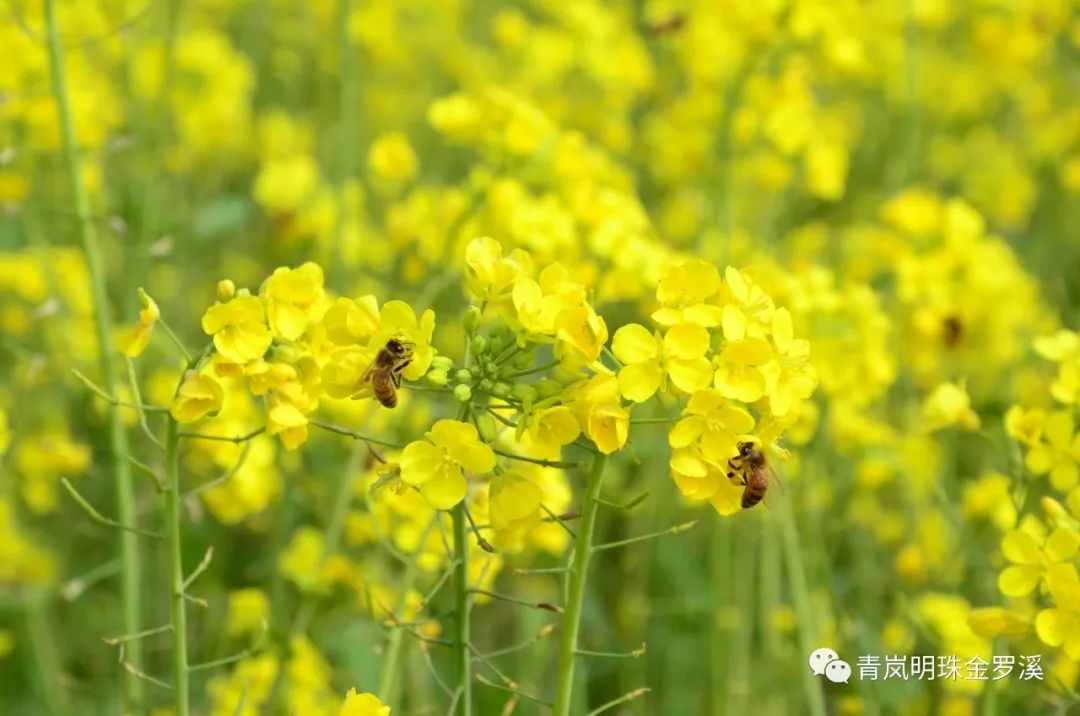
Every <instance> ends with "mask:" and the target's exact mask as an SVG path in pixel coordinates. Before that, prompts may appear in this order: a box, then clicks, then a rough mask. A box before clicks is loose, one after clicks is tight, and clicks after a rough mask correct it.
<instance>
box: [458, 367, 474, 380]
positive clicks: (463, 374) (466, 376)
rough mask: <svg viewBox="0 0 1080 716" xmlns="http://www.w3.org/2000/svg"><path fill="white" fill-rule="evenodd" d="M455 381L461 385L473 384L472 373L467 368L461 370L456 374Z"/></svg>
mask: <svg viewBox="0 0 1080 716" xmlns="http://www.w3.org/2000/svg"><path fill="white" fill-rule="evenodd" d="M454 380H456V381H457V382H459V383H471V382H472V373H471V372H470V371H469V370H468V369H467V368H461V369H459V370H458V372H457V373H454Z"/></svg>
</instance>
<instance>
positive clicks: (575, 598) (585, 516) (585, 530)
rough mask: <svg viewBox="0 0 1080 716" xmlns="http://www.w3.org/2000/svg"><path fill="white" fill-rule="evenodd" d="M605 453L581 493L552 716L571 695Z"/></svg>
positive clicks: (566, 707) (561, 715)
mask: <svg viewBox="0 0 1080 716" xmlns="http://www.w3.org/2000/svg"><path fill="white" fill-rule="evenodd" d="M606 462H607V456H606V455H603V454H600V455H597V456H596V457H595V458H594V459H593V464H592V469H591V470H589V477H588V481H587V482H586V483H585V494H584V495H583V496H582V508H581V525H580V527H579V528H578V537H577V541H575V543H574V558H573V570H572V571H571V572H570V579H569V583H568V586H567V601H566V616H564V617H563V622H562V631H561V633H560V634H559V675H558V681H557V686H556V692H555V708H554V711H553V713H554V716H569V714H570V703H571V697H572V696H573V691H574V661H575V659H576V658H577V654H578V648H577V638H578V627H579V626H580V624H581V611H582V608H583V607H584V604H585V583H586V580H587V577H588V571H589V560H590V559H591V558H592V551H593V550H592V540H593V531H594V530H595V528H596V513H597V510H598V508H599V506H600V503H599V502H598V501H597V498H598V497H600V485H601V483H602V482H603V477H604V464H605V463H606Z"/></svg>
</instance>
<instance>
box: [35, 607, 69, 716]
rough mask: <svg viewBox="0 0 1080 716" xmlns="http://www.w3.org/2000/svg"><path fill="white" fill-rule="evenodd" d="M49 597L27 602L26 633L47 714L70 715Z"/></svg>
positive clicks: (55, 715)
mask: <svg viewBox="0 0 1080 716" xmlns="http://www.w3.org/2000/svg"><path fill="white" fill-rule="evenodd" d="M49 601H50V599H49V597H48V596H46V594H45V593H38V594H34V595H32V596H30V597H29V598H28V599H27V600H26V630H27V633H28V634H29V636H30V644H31V647H32V649H33V652H34V661H35V662H36V663H35V667H36V669H37V672H38V676H39V679H40V685H41V690H42V692H43V693H42V695H43V697H44V701H45V706H46V708H47V710H48V713H50V714H53V716H59V715H60V714H67V713H70V712H71V705H70V704H69V703H68V698H67V691H65V690H64V687H63V682H62V681H61V678H60V673H61V672H60V657H59V655H58V654H57V653H56V645H57V644H58V643H60V642H59V641H58V640H57V638H56V632H55V630H54V629H53V625H52V620H51V619H50V618H49Z"/></svg>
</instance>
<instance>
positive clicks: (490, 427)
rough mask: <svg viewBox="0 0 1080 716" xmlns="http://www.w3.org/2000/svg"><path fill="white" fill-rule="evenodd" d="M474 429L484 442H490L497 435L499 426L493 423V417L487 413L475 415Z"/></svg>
mask: <svg viewBox="0 0 1080 716" xmlns="http://www.w3.org/2000/svg"><path fill="white" fill-rule="evenodd" d="M476 430H477V432H479V433H480V437H482V438H483V439H484V441H485V442H492V441H493V440H495V438H497V437H498V436H499V426H498V425H497V424H496V423H495V418H493V417H491V416H490V415H488V414H487V413H483V414H481V415H478V416H477V418H476Z"/></svg>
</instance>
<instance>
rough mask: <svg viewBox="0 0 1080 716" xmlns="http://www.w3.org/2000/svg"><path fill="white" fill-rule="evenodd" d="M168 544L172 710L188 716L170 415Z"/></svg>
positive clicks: (175, 444)
mask: <svg viewBox="0 0 1080 716" xmlns="http://www.w3.org/2000/svg"><path fill="white" fill-rule="evenodd" d="M165 548H166V552H167V553H168V557H167V559H168V565H169V621H170V623H171V624H172V629H173V698H174V700H173V714H174V716H188V657H187V614H186V612H185V609H186V606H185V604H184V566H183V561H182V559H181V558H182V554H181V545H180V435H179V430H178V428H177V424H176V421H175V420H173V419H172V417H171V416H170V417H169V418H168V424H167V427H166V431H165Z"/></svg>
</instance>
